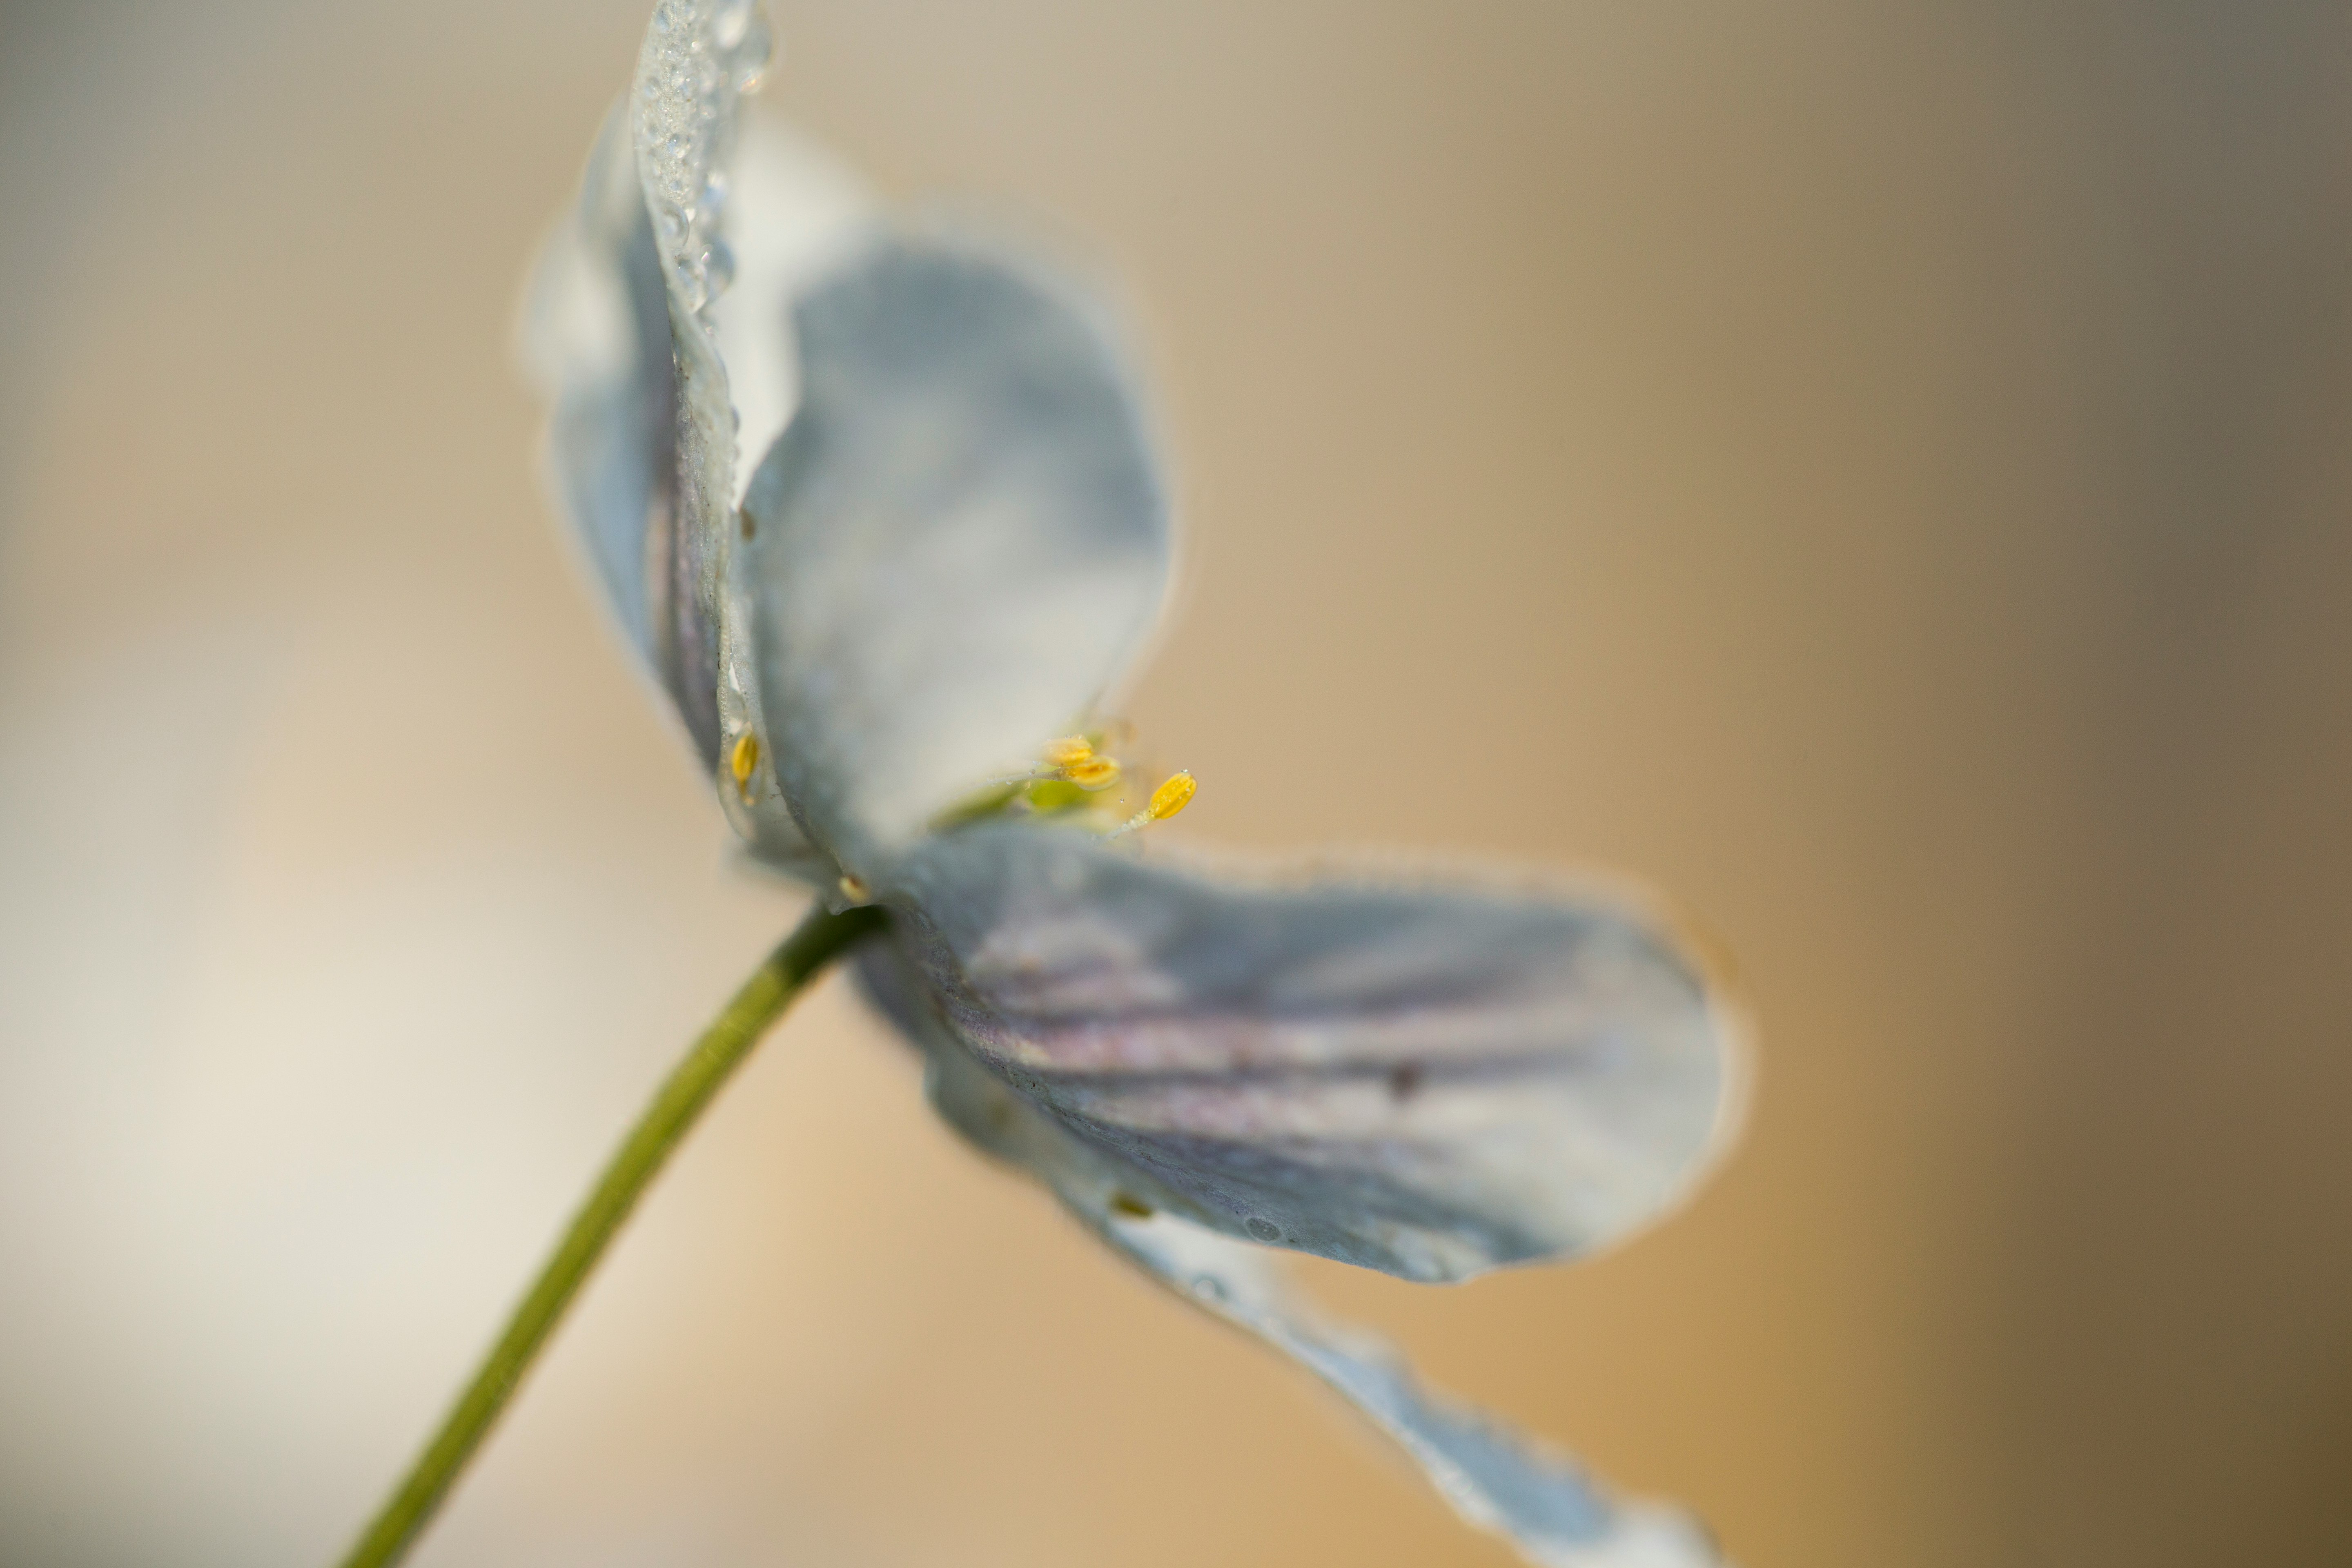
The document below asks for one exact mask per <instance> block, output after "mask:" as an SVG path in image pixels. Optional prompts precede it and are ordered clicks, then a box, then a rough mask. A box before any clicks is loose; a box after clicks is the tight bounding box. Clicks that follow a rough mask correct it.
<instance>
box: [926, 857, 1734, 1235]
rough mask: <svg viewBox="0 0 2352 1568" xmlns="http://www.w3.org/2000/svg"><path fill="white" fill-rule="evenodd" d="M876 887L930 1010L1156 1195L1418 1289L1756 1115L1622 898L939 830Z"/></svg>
mask: <svg viewBox="0 0 2352 1568" xmlns="http://www.w3.org/2000/svg"><path fill="white" fill-rule="evenodd" d="M881 892H882V895H883V897H884V898H885V899H886V900H888V901H889V902H890V903H891V904H892V905H893V906H894V908H897V909H898V910H899V911H900V914H901V919H900V921H899V922H898V926H899V931H900V936H899V941H900V944H901V947H902V948H903V950H904V951H905V952H906V954H907V957H908V961H909V962H910V963H911V964H912V965H913V967H914V968H915V969H916V970H917V971H918V972H919V973H920V974H921V975H922V977H923V981H924V987H925V992H924V994H925V995H926V997H927V998H928V1003H929V1006H930V1007H931V1008H932V1010H933V1011H934V1012H935V1014H936V1015H937V1016H938V1019H939V1022H940V1026H943V1027H944V1028H945V1029H946V1030H947V1031H948V1032H949V1033H950V1034H951V1035H952V1036H953V1037H955V1038H956V1039H957V1040H959V1041H960V1042H961V1045H962V1046H963V1047H964V1048H965V1049H966V1050H968V1051H969V1052H970V1053H971V1056H972V1057H973V1058H974V1059H976V1060H978V1061H980V1062H982V1064H984V1065H985V1066H986V1067H988V1068H990V1069H991V1070H992V1072H993V1073H994V1074H995V1075H996V1076H997V1077H998V1078H999V1079H1001V1080H1002V1081H1003V1082H1004V1083H1006V1084H1008V1085H1009V1086H1011V1087H1012V1088H1013V1089H1016V1090H1017V1091H1018V1092H1019V1093H1021V1094H1022V1095H1024V1096H1025V1097H1027V1098H1028V1099H1030V1100H1033V1101H1034V1102H1035V1103H1036V1104H1037V1105H1038V1106H1039V1107H1041V1108H1042V1109H1043V1110H1045V1112H1046V1113H1047V1114H1049V1115H1050V1116H1051V1117H1052V1118H1053V1119H1054V1121H1055V1123H1056V1124H1057V1125H1058V1126H1060V1127H1061V1128H1062V1129H1064V1130H1065V1131H1067V1132H1068V1133H1069V1134H1070V1135H1071V1136H1072V1137H1073V1138H1075V1139H1076V1140H1078V1141H1079V1142H1082V1143H1084V1144H1085V1145H1087V1147H1088V1148H1089V1149H1091V1150H1093V1151H1094V1152H1096V1153H1097V1155H1098V1156H1099V1157H1101V1158H1102V1159H1104V1160H1106V1161H1108V1162H1110V1163H1114V1164H1116V1165H1117V1166H1118V1167H1119V1168H1120V1169H1121V1170H1123V1171H1124V1172H1126V1173H1128V1176H1129V1180H1130V1181H1131V1182H1132V1183H1133V1184H1135V1185H1136V1186H1137V1188H1138V1191H1139V1195H1140V1196H1142V1197H1144V1198H1145V1199H1146V1200H1147V1201H1148V1202H1149V1203H1150V1205H1151V1206H1153V1207H1155V1208H1158V1207H1175V1208H1177V1209H1179V1210H1180V1211H1181V1212H1182V1213H1184V1214H1186V1215H1189V1216H1191V1217H1192V1218H1195V1219H1197V1220H1199V1221H1201V1222H1202V1223H1203V1224H1206V1225H1209V1226H1213V1227H1215V1228H1216V1229H1219V1230H1221V1231H1223V1232H1225V1233H1226V1234H1228V1235H1231V1236H1235V1237H1245V1238H1249V1239H1253V1240H1257V1241H1263V1242H1267V1243H1272V1244H1278V1245H1281V1246H1285V1247H1295V1248H1297V1249H1299V1250H1302V1251H1306V1252H1312V1253H1317V1254H1319V1255H1321V1256H1323V1257H1327V1258H1338V1259H1339V1260H1340V1261H1342V1262H1347V1263H1355V1264H1361V1265H1364V1266H1366V1267H1370V1268H1380V1269H1382V1270H1385V1271H1387V1272H1390V1273H1393V1274H1399V1275H1403V1276H1405V1277H1407V1278H1410V1279H1427V1280H1438V1279H1461V1278H1464V1277H1465V1276H1468V1275H1471V1274H1474V1273H1476V1272H1478V1271H1480V1270H1481V1269H1485V1268H1492V1267H1495V1266H1496V1265H1500V1264H1507V1263H1516V1262H1523V1261H1528V1260H1531V1259H1536V1258H1556V1257H1566V1256H1573V1255H1575V1254H1579V1253H1582V1252H1586V1251H1589V1250H1591V1248H1593V1247H1597V1246H1600V1245H1601V1244H1602V1243H1604V1242H1607V1241H1609V1240H1612V1239H1613V1238H1614V1237H1619V1236H1621V1235H1622V1234H1623V1233H1624V1232H1626V1231H1627V1230H1629V1229H1631V1228H1632V1227H1633V1226H1638V1225H1640V1224H1642V1223H1643V1222H1644V1221H1646V1220H1648V1219H1651V1218H1653V1217H1654V1216H1655V1215H1658V1214H1659V1213H1660V1212H1662V1211H1663V1210H1664V1208H1666V1207H1667V1206H1669V1205H1671V1204H1672V1203H1674V1202H1675V1200H1676V1199H1677V1198H1678V1197H1680V1196H1681V1195H1682V1194H1684V1193H1685V1191H1686V1190H1687V1188H1688V1187H1689V1185H1690V1184H1691V1183H1692V1181H1693V1180H1694V1178H1695V1176H1696V1174H1697V1173H1698V1172H1699V1170H1700V1169H1701V1168H1702V1167H1703V1166H1704V1165H1705V1164H1706V1163H1707V1161H1708V1160H1709V1158H1710V1157H1711V1156H1712V1155H1713V1154H1714V1153H1716V1152H1717V1151H1718V1150H1719V1149H1720V1148H1721V1147H1722V1145H1723V1143H1724V1142H1725V1141H1726V1139H1727V1135H1728V1132H1729V1131H1730V1128H1731V1126H1732V1124H1733V1122H1734V1121H1735V1119H1736V1117H1737V1114H1738V1100H1739V1093H1740V1079H1739V1074H1740V1068H1741V1065H1742V1060H1743V1058H1742V1055H1741V1048H1740V1047H1741V1042H1740V1037H1739V1031H1738V1022H1737V1017H1736V1015H1735V1014H1734V1013H1733V1012H1732V1010H1731V1009H1729V1008H1728V1007H1727V1005H1725V1004H1724V1002H1723V1001H1722V999H1721V998H1720V997H1719V996H1718V995H1717V994H1715V993H1714V992H1712V991H1710V989H1709V988H1708V987H1707V985H1706V984H1705V983H1704V981H1703V980H1702V978H1701V975H1700V973H1699V972H1698V970H1697V969H1696V966H1695V964H1694V963H1693V962H1692V961H1691V960H1690V959H1689V957H1688V956H1686V954H1685V952H1684V951H1683V950H1682V949H1680V948H1679V947H1677V946H1676V945H1675V943H1674V942H1672V941H1671V940H1670V939H1668V938H1667V937H1666V936H1664V934H1663V933H1662V931H1660V930H1659V928H1657V927H1656V926H1655V925H1654V924H1652V923H1649V922H1647V921H1643V919H1640V918H1638V917H1637V916H1636V915H1635V914H1634V913H1633V912H1632V911H1631V910H1628V909H1627V908H1625V907H1623V906H1622V905H1620V904H1615V903H1612V902H1607V901H1602V900H1597V899H1571V898H1564V897H1560V896H1557V895H1554V894H1550V893H1546V892H1535V891H1487V890H1481V889H1477V888H1475V887H1472V886H1468V885H1458V886H1445V885H1431V884H1427V883H1400V882H1394V881H1389V882H1383V881H1380V880H1374V879H1365V878H1363V877H1361V876H1328V875H1327V876H1323V877H1320V878H1318V879H1311V880H1307V881H1302V882H1297V883H1293V884H1289V885H1284V884H1278V883H1268V884H1264V885H1259V884H1254V883H1252V882H1249V881H1244V880H1235V879H1229V878H1226V877H1223V876H1212V875H1202V874H1195V873H1189V872H1186V871H1183V870H1178V869H1169V868H1161V867H1158V866H1153V865H1148V864H1145V863H1143V862H1141V861H1139V860H1138V859H1136V858H1133V857H1131V856H1129V855H1126V854H1122V853H1120V852H1118V850H1117V849H1116V848H1112V847H1105V846H1103V845H1100V844H1098V843H1097V842H1096V841H1094V840H1093V839H1091V838H1089V837H1086V836H1084V835H1081V834H1078V833H1075V832H1068V831H1056V830H1054V829H1050V828H1044V827H1038V826H1017V825H1002V826H982V827H975V828H971V829H969V830H966V831H963V832H960V833H956V834H952V835H949V836H946V837H940V838H937V839H934V840H932V841H930V842H929V843H927V844H925V845H923V846H922V847H920V848H919V849H918V850H916V851H915V852H913V853H912V854H910V855H909V856H908V858H906V860H905V862H904V863H903V864H902V865H901V866H900V867H899V868H898V869H897V870H896V871H895V872H894V875H893V878H892V879H891V881H890V882H889V884H888V885H887V886H886V887H885V888H883V889H881Z"/></svg>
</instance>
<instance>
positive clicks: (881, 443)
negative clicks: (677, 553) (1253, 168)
mask: <svg viewBox="0 0 2352 1568" xmlns="http://www.w3.org/2000/svg"><path fill="white" fill-rule="evenodd" d="M795 327H796V331H797V335H798V339H799V344H800V350H801V376H802V384H801V406H800V409H799V411H798V413H797V414H796V415H795V416H794V417H793V422H792V424H791V425H790V426H788V427H787V428H786V430H785V432H784V434H783V436H782V438H781V439H780V440H779V441H778V442H777V443H776V445H775V447H774V448H773V449H772V451H771V452H770V453H769V455H768V457H767V458H766V459H765V461H763V462H762V463H761V467H760V470H759V472H758V474H757V475H756V476H755V477H754V479H753V480H752V483H751V490H750V493H749V496H748V498H747V500H746V502H745V510H746V511H747V512H748V514H749V517H750V520H751V537H750V538H749V539H748V540H747V541H746V542H744V543H743V545H742V546H741V550H742V553H743V556H744V560H745V562H746V566H745V576H746V579H747V581H748V583H749V584H750V585H751V595H752V603H751V611H752V616H753V621H754V625H753V635H752V641H753V644H754V646H755V647H757V648H758V650H759V668H760V680H761V689H762V690H763V691H764V692H765V693H766V698H767V718H768V724H769V732H770V735H771V738H772V742H773V744H774V749H775V752H776V754H777V768H778V778H779V781H780V782H781V783H782V785H783V788H784V791H785V794H786V795H787V796H788V797H789V798H790V799H791V801H792V803H793V808H794V810H795V811H796V813H797V814H798V815H799V816H800V817H801V820H802V823H803V826H805V827H807V828H808V829H809V831H810V832H811V834H812V836H813V837H815V838H816V839H817V840H818V841H819V843H820V844H822V845H823V846H824V847H825V848H826V849H828V850H829V851H831V852H832V853H833V855H834V856H835V858H837V859H838V860H840V862H841V863H842V865H843V866H844V868H846V869H848V870H850V871H853V872H856V873H857V874H858V875H860V876H862V877H866V878H867V879H869V880H871V879H873V878H874V877H875V876H876V875H877V874H878V872H879V870H880V869H881V868H882V867H883V866H884V865H885V864H886V863H887V860H888V859H889V858H890V857H891V855H892V854H893V853H894V852H895V851H896V850H898V848H900V847H903V846H905V845H906V844H908V842H910V841H911V840H913V839H914V838H916V837H919V836H920V835H921V834H922V832H923V831H924V830H925V829H926V828H927V826H929V824H930V822H931V820H932V819H933V817H934V816H937V814H939V813H940V811H941V810H942V809H943V808H945V807H947V806H949V805H951V804H952V803H954V802H955V801H957V800H958V799H960V798H961V797H963V796H964V795H968V794H970V793H971V791H972V790H974V789H976V788H978V787H980V786H982V785H983V784H986V783H987V782H988V781H989V780H990V779H991V778H993V777H997V776H1002V775H1003V774H1005V773H1010V772H1014V771H1018V770H1020V769H1023V768H1025V767H1027V766H1028V765H1029V764H1030V763H1032V762H1033V761H1034V757H1035V755H1036V749H1037V748H1038V747H1040V746H1042V745H1044V744H1045V742H1047V741H1049V740H1051V739H1052V738H1053V737H1055V736H1056V735H1059V734H1062V733H1064V732H1066V731H1068V730H1070V729H1071V728H1072V727H1074V726H1075V725H1076V724H1077V723H1078V722H1079V721H1082V720H1083V719H1084V718H1085V717H1086V715H1087V712H1088V710H1090V709H1091V708H1092V707H1093V706H1094V704H1095V703H1096V702H1097V700H1098V699H1099V698H1100V696H1101V694H1102V692H1103V691H1104V689H1105V688H1106V687H1107V686H1108V684H1109V683H1110V682H1112V681H1113V680H1115V679H1117V678H1118V675H1119V674H1120V673H1122V672H1123V671H1124V669H1125V668H1127V666H1128V664H1129V661H1130V660H1131V659H1132V658H1134V656H1135V654H1136V653H1137V652H1138V651H1139V647H1140V645H1141V644H1142V642H1143V640H1144V638H1145V637H1146V636H1147V635H1148V634H1149V631H1150V626H1151V625H1152V622H1153V621H1154V619H1155V618H1156V616H1157V615H1158V612H1159V609H1160V601H1161V598H1162V596H1163V595H1164V592H1165V582H1166V568H1167V532H1168V526H1167V516H1166V508H1165V505H1164V502H1163V500H1162V495H1161V489H1160V482H1159V478H1158V475H1157V472H1156V470H1155V468H1154V465H1153V462H1152V459H1151V456H1150V448H1149V446H1148V444H1147V441H1146V437H1145V431H1144V426H1143V420H1142V417H1141V415H1140V411H1139V406H1138V403H1137V399H1136V395H1135V393H1134V391H1133V383H1132V381H1131V378H1130V377H1129V373H1128V371H1127V368H1126V366H1125V365H1124V363H1122V362H1121V360H1120V359H1119V358H1118V355H1117V353H1115V352H1114V350H1113V349H1112V347H1111V346H1110V344H1109V342H1108V339H1107V338H1106V336H1105V334H1104V332H1103V331H1101V329H1100V328H1099V327H1098V325H1097V323H1096V322H1095V321H1093V320H1092V319H1090V317H1089V316H1088V314H1087V311H1086V310H1085V309H1084V308H1083V307H1082V306H1080V305H1079V304H1077V303H1076V302H1075V301H1074V300H1073V297H1072V296H1070V295H1069V294H1068V293H1067V292H1066V290H1064V289H1062V288H1060V287H1059V286H1058V285H1056V284H1055V283H1054V282H1052V281H1049V280H1047V279H1043V278H1041V277H1040V276H1039V275H1038V274H1036V273H1035V272H1034V271H1033V270H1031V269H1028V268H1023V267H1020V266H1016V265H1014V264H1013V263H1011V262H1008V261H1006V260H1004V259H1002V258H996V257H992V256H991V255H988V254H985V253H982V252H980V251H977V250H974V249H972V248H970V247H966V246H963V245H961V244H959V243H950V242H945V241H939V240H929V239H919V238H914V237H899V238H893V239H888V240H883V241H878V242H877V243H876V244H874V245H873V246H872V247H870V248H868V249H867V250H866V251H865V252H864V253H863V254H862V255H861V256H860V257H858V258H857V259H856V261H854V262H853V263H851V264H849V265H847V266H846V267H845V268H843V269H842V270H841V271H839V272H838V273H836V274H835V276H834V277H833V278H832V279H829V280H827V281H825V282H824V283H821V284H819V285H817V286H815V287H814V288H813V289H811V290H810V291H809V292H808V293H807V294H805V295H804V296H803V298H802V299H801V300H800V303H799V305H798V308H797V310H796V312H795Z"/></svg>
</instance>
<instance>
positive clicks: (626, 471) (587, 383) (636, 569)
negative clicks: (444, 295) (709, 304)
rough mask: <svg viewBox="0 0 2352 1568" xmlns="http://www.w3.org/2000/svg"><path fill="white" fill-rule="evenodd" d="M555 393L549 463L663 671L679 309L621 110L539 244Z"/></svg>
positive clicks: (548, 364)
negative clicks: (663, 577) (656, 546)
mask: <svg viewBox="0 0 2352 1568" xmlns="http://www.w3.org/2000/svg"><path fill="white" fill-rule="evenodd" d="M523 340H524V341H523V351H524V354H525V357H526V359H527V361H528V363H529V364H530V371H531V375H532V379H533V380H534V381H536V382H537V383H538V384H539V387H540V390H541V393H542V394H543V395H545V396H546V397H547V399H548V402H549V404H550V405H551V410H552V411H551V415H550V416H549V420H548V432H547V466H548V468H549V470H550V473H551V479H552V483H553V488H554V489H555V493H556V497H557V500H558V501H559V503H560V504H561V505H562V509H563V510H564V512H565V514H566V515H567V517H568V518H569V520H570V521H571V523H572V527H573V529H574V530H575V531H576V532H577V534H578V536H579V538H580V540H581V541H582V542H583V543H584V544H585V545H586V547H587V550H588V554H589V558H590V560H591V561H592V562H593V564H594V566H595V569H596V575H597V579H598V580H599V581H600V582H601V583H602V584H604V591H605V593H606V595H607V596H608V598H609V600H610V603H611V604H612V606H613V609H614V613H615V614H616V615H617V616H619V617H620V621H621V626H622V629H623V631H624V632H625V634H626V635H627V637H628V638H629V641H630V644H631V646H632V647H635V649H636V651H637V653H638V655H639V656H640V657H641V658H644V659H645V660H646V668H648V669H652V670H656V671H658V670H659V669H660V668H661V666H662V662H663V660H662V655H661V653H660V651H659V650H658V648H657V647H656V641H655V626H656V612H655V608H654V603H653V591H654V589H655V588H656V585H657V584H656V583H655V582H653V581H649V573H648V570H647V567H648V561H649V558H650V556H651V554H652V553H653V552H652V550H651V548H650V545H649V538H650V537H651V536H653V535H656V534H661V533H665V532H666V531H667V527H668V522H667V519H668V517H669V515H670V510H671V504H672V503H671V485H672V481H671V475H670V466H671V463H672V461H673V448H674V442H673V436H672V429H671V424H672V416H671V398H672V395H673V391H672V386H671V377H670V363H669V361H670V344H669V311H668V307H667V304H666V303H665V300H664V296H663V285H662V277H661V262H660V258H658V256H657V255H656V253H655V250H654V237H653V224H652V222H651V220H650V219H648V218H647V217H646V205H645V198H644V196H643V195H642V194H641V193H640V189H639V186H638V184H637V175H636V164H635V157H634V155H633V154H632V153H631V152H630V150H629V143H628V137H627V132H626V126H625V120H624V117H623V115H622V113H621V112H620V111H619V110H615V111H614V113H613V114H612V115H611V116H609V117H607V119H606V120H605V122H604V130H603V132H602V133H601V134H599V135H598V137H597V138H596V147H595V151H594V152H593V153H591V154H590V156H589V160H588V171H587V174H586V175H585V176H584V177H583V180H582V182H581V189H580V198H579V201H578V203H577V204H576V205H575V206H574V208H573V210H572V212H571V213H569V214H567V215H566V216H565V217H564V219H563V220H562V223H561V224H559V226H557V228H556V231H555V232H554V233H553V234H552V235H551V236H550V237H548V240H547V243H546V245H545V246H544V247H542V248H541V252H540V257H539V261H538V264H537V267H536V268H535V269H534V271H533V275H532V279H531V288H530V303H529V305H528V306H527V307H526V311H525V318H524V324H523Z"/></svg>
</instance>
